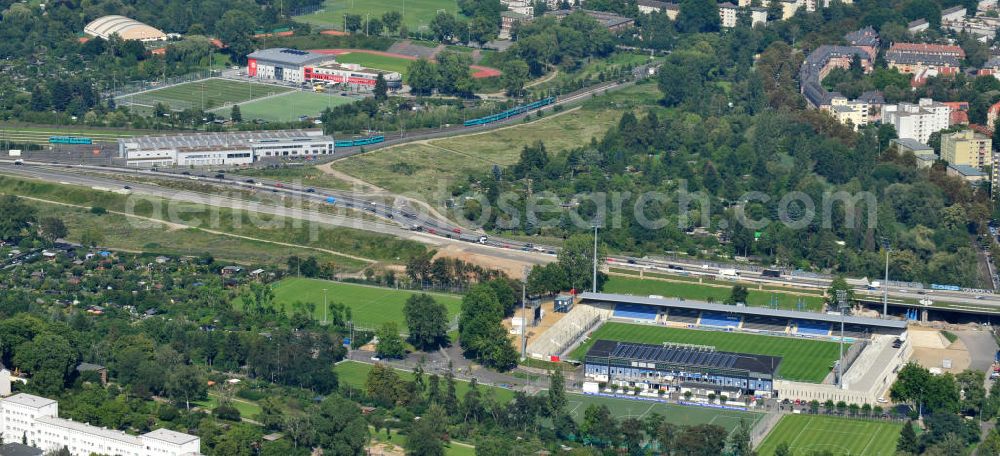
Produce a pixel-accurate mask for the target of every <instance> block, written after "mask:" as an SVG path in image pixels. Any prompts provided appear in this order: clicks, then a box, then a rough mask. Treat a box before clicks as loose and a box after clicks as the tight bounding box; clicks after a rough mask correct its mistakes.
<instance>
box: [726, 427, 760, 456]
mask: <svg viewBox="0 0 1000 456" xmlns="http://www.w3.org/2000/svg"><path fill="white" fill-rule="evenodd" d="M729 448H730V449H731V450H732V453H731V454H732V456H756V454H757V453H756V452H755V451H753V444H752V443H751V442H750V423H747V422H746V421H745V420H740V424H739V426H737V427H736V430H735V431H733V434H732V435H730V436H729Z"/></svg>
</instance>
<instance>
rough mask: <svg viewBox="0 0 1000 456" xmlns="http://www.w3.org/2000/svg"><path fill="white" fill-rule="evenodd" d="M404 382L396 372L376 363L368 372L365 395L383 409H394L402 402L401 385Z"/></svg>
mask: <svg viewBox="0 0 1000 456" xmlns="http://www.w3.org/2000/svg"><path fill="white" fill-rule="evenodd" d="M401 383H402V380H400V378H399V374H397V373H396V370H395V369H393V368H391V367H389V366H386V365H385V364H382V363H376V364H375V365H374V366H372V369H371V370H370V371H368V377H367V379H366V380H365V393H366V394H367V395H368V397H369V398H370V399H371V400H373V401H375V403H377V404H379V405H381V406H383V407H389V408H391V407H394V406H395V405H396V404H397V403H398V402H400V399H401V397H400V385H401Z"/></svg>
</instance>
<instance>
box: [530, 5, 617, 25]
mask: <svg viewBox="0 0 1000 456" xmlns="http://www.w3.org/2000/svg"><path fill="white" fill-rule="evenodd" d="M575 11H577V10H556V11H548V12H546V13H545V15H546V16H554V17H556V18H559V19H562V18H563V17H566V16H568V15H570V14H572V13H574V12H575ZM579 11H582V12H583V13H584V14H586V15H588V16H590V17H592V18H594V20H596V21H597V22H600V23H601V25H603V26H605V27H607V28H612V27H616V26H619V25H622V24H627V23H629V22H632V21H634V20H635V19H632V18H630V17H625V16H619V15H617V14H614V13H609V12H606V11H592V10H585V9H581V10H579Z"/></svg>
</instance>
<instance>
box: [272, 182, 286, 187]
mask: <svg viewBox="0 0 1000 456" xmlns="http://www.w3.org/2000/svg"><path fill="white" fill-rule="evenodd" d="M274 186H275V187H278V188H285V185H284V184H282V183H281V182H275V184H274Z"/></svg>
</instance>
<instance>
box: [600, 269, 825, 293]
mask: <svg viewBox="0 0 1000 456" xmlns="http://www.w3.org/2000/svg"><path fill="white" fill-rule="evenodd" d="M611 272H615V273H618V274H626V275H631V276H636V277H639V271H638V270H637V269H624V268H614V267H613V268H611ZM643 277H645V278H660V279H669V280H673V281H681V282H694V283H703V284H714V285H724V286H726V287H732V286H733V285H734V284H736V283H742V284H743V285H746V286H747V288H752V289H755V290H767V291H777V292H794V293H799V294H810V295H816V296H823V290H821V289H816V288H793V287H784V286H780V285H767V284H761V283H754V282H744V281H737V282H734V281H732V280H718V279H712V278H708V277H703V276H694V275H680V274H667V273H663V272H648V271H647V272H645V273H643ZM699 279H700V280H701V281H700V282H699Z"/></svg>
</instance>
